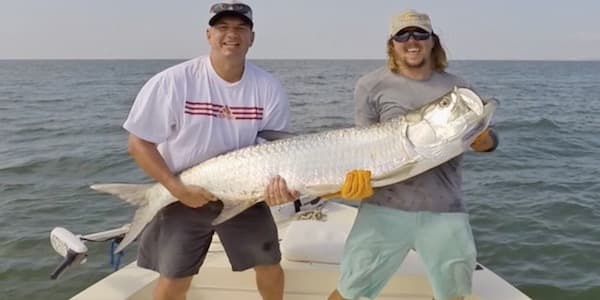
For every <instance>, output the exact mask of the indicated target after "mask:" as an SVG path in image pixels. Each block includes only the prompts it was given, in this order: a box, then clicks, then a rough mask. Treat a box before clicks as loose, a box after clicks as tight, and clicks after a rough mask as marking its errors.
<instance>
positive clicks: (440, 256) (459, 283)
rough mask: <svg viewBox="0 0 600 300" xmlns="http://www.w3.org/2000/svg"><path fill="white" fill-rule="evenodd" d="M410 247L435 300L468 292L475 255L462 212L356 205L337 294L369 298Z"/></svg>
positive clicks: (383, 284)
mask: <svg viewBox="0 0 600 300" xmlns="http://www.w3.org/2000/svg"><path fill="white" fill-rule="evenodd" d="M410 249H415V250H416V251H417V253H419V255H420V257H421V259H422V260H423V263H424V265H425V267H426V270H427V275H428V278H429V282H430V284H431V287H432V288H433V293H434V296H435V299H436V300H445V299H452V298H456V297H466V296H468V295H470V294H471V279H472V275H473V270H474V269H475V264H476V256H477V251H476V249H475V242H474V240H473V234H472V232H471V226H470V225H469V216H468V215H467V214H466V213H433V212H408V211H402V210H399V209H394V208H386V207H381V206H377V205H373V204H367V203H362V204H361V207H360V208H359V211H358V215H357V217H356V220H355V222H354V226H353V227H352V231H351V232H350V235H349V236H348V239H347V241H346V246H345V248H344V255H343V257H342V261H341V265H340V281H339V283H338V291H339V293H340V294H341V295H342V296H343V297H344V298H345V299H359V298H360V297H366V298H369V299H374V298H375V297H376V296H377V295H378V294H379V293H380V292H381V290H382V289H383V287H384V286H385V284H386V283H387V282H388V281H389V279H390V278H391V277H392V276H393V275H394V274H395V273H396V272H397V271H398V268H399V267H400V265H401V264H402V261H403V260H404V258H405V257H406V254H407V253H408V251H409V250H410Z"/></svg>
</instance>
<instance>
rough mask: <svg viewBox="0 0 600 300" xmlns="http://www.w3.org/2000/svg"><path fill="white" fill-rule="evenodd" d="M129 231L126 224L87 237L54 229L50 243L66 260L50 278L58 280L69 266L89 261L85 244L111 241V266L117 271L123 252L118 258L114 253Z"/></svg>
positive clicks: (63, 229)
mask: <svg viewBox="0 0 600 300" xmlns="http://www.w3.org/2000/svg"><path fill="white" fill-rule="evenodd" d="M128 231H129V224H125V225H123V226H121V227H119V228H116V229H111V230H107V231H102V232H97V233H91V234H87V235H75V234H73V233H72V232H70V231H69V230H67V229H65V228H62V227H56V228H54V229H52V231H51V232H50V243H51V244H52V248H54V251H56V252H57V253H58V254H59V255H60V256H62V257H64V260H63V261H62V263H61V264H60V265H58V267H57V268H56V269H55V270H54V272H52V274H50V278H51V279H57V278H58V277H60V275H61V274H62V273H63V272H64V271H65V270H66V269H67V268H68V267H69V266H71V265H73V264H84V263H85V262H86V261H87V251H88V248H87V247H86V245H85V242H106V241H111V249H110V254H111V264H112V265H113V267H114V268H115V270H116V269H118V267H119V264H120V258H121V257H122V256H123V252H120V253H118V254H116V255H117V256H116V257H115V256H114V254H113V251H114V249H115V248H116V246H117V245H118V244H119V242H120V241H121V240H123V237H124V236H125V234H126V233H127V232H128Z"/></svg>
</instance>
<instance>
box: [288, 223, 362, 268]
mask: <svg viewBox="0 0 600 300" xmlns="http://www.w3.org/2000/svg"><path fill="white" fill-rule="evenodd" d="M351 227H352V224H340V223H334V222H323V221H317V220H295V221H292V222H291V224H290V225H289V227H288V228H287V231H286V233H285V234H284V236H283V240H282V242H281V253H282V255H283V257H284V258H286V259H287V260H291V261H303V262H318V263H332V264H339V262H340V260H341V258H342V253H343V251H344V243H345V241H346V238H347V237H348V234H349V233H350V229H351Z"/></svg>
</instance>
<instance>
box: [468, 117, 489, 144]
mask: <svg viewBox="0 0 600 300" xmlns="http://www.w3.org/2000/svg"><path fill="white" fill-rule="evenodd" d="M485 126H486V122H485V121H481V122H478V123H477V124H476V125H475V126H474V127H473V128H471V130H469V131H467V133H465V135H464V136H463V138H462V140H463V142H466V141H469V140H471V139H474V138H475V137H476V136H477V135H478V134H479V133H480V132H482V131H483V130H484V129H485Z"/></svg>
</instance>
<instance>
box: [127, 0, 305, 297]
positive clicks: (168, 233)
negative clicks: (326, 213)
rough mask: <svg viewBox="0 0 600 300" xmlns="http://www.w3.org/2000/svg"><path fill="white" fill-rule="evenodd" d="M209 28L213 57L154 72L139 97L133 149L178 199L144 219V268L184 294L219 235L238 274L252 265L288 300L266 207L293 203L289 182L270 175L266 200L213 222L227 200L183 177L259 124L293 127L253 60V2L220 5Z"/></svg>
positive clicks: (262, 282)
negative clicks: (180, 175) (248, 55)
mask: <svg viewBox="0 0 600 300" xmlns="http://www.w3.org/2000/svg"><path fill="white" fill-rule="evenodd" d="M210 14H211V18H210V20H209V25H210V26H209V28H208V29H207V31H206V39H207V41H208V43H209V45H210V53H209V55H208V56H202V57H198V58H195V59H192V60H189V61H186V62H183V63H181V64H178V65H176V66H173V67H171V68H169V69H167V70H164V71H162V72H160V73H159V74H157V75H155V76H154V77H152V78H151V79H150V80H148V82H147V83H146V84H145V85H144V87H143V88H142V89H141V90H140V92H139V94H138V95H137V97H136V99H135V102H134V104H133V107H132V108H131V111H130V113H129V116H128V118H127V120H126V122H125V124H124V125H123V127H124V128H125V129H126V130H127V131H129V133H130V135H129V142H128V146H129V152H130V154H131V155H132V157H133V158H134V160H135V161H136V163H137V164H138V165H139V166H140V168H142V169H143V170H144V171H145V172H146V173H147V174H148V175H149V176H150V177H152V178H153V179H155V180H157V181H158V182H160V183H161V184H162V185H164V186H165V187H166V188H167V189H168V190H169V191H170V192H171V194H173V196H175V197H176V198H177V199H179V201H178V202H175V203H173V204H171V205H169V206H167V207H165V208H164V209H162V210H161V211H160V212H159V213H158V214H157V215H156V217H155V218H154V219H153V220H152V221H151V222H150V223H149V224H148V225H147V227H146V228H145V230H144V232H143V233H142V235H141V237H140V243H139V244H140V246H139V253H138V265H139V266H140V267H143V268H147V269H151V270H155V271H157V272H159V273H160V278H159V280H158V283H157V285H156V288H155V291H154V299H185V295H186V293H187V290H188V289H189V286H190V282H191V280H192V276H193V275H194V274H196V273H197V272H198V271H199V269H200V266H201V265H202V263H203V261H204V258H205V256H206V253H207V251H208V248H209V246H210V243H211V239H212V235H213V233H214V232H217V234H219V238H220V240H221V242H222V244H223V246H224V248H225V251H226V253H227V256H228V258H229V260H230V262H231V265H232V268H233V270H234V271H242V270H246V269H249V268H254V270H255V271H256V282H257V286H258V290H259V292H260V294H261V295H262V297H263V299H278V300H280V299H282V298H283V270H282V269H281V266H280V264H279V261H280V259H281V253H280V251H279V242H278V237H277V228H276V226H275V223H274V221H273V218H272V216H271V212H270V209H269V207H268V206H267V205H277V204H281V203H284V202H288V201H291V200H293V199H295V198H296V197H297V196H298V194H297V192H295V191H289V190H288V188H287V186H286V183H285V181H284V180H283V179H282V178H280V177H276V178H273V180H272V181H271V183H270V184H269V186H268V187H267V189H266V191H265V195H266V199H265V202H266V204H265V202H260V203H258V204H256V205H255V206H253V207H251V208H249V209H247V210H246V211H244V212H242V213H241V214H239V215H238V216H236V217H234V218H233V219H231V220H229V221H227V222H225V223H222V224H220V225H217V226H212V225H211V220H212V219H214V218H215V217H216V216H217V215H218V214H219V211H220V210H221V209H222V206H223V204H222V203H221V202H220V201H218V199H216V198H215V196H214V195H212V194H210V193H209V192H208V191H206V190H205V189H203V188H202V187H200V186H190V185H184V184H183V183H182V182H181V181H179V179H178V178H177V176H176V174H178V173H180V172H181V171H183V170H184V169H187V168H189V167H191V166H193V165H196V164H198V163H200V162H202V161H204V160H206V159H209V158H211V157H214V156H215V155H218V154H221V153H225V152H228V151H231V150H235V149H238V148H241V147H245V146H249V145H252V144H254V143H255V141H256V138H257V134H258V132H260V131H262V130H276V131H283V130H286V129H287V127H288V125H289V103H288V98H287V95H286V93H285V91H284V89H283V87H282V86H281V83H280V82H279V81H278V80H276V79H275V78H273V77H272V76H271V75H270V74H268V73H267V72H265V71H263V70H262V69H260V68H258V67H256V66H255V65H253V64H251V63H250V62H247V61H246V53H247V51H248V49H249V48H250V47H251V46H252V43H253V41H254V32H253V25H254V24H253V20H252V10H251V8H250V7H249V6H248V5H246V4H243V3H217V4H215V5H213V6H212V7H211V8H210Z"/></svg>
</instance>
